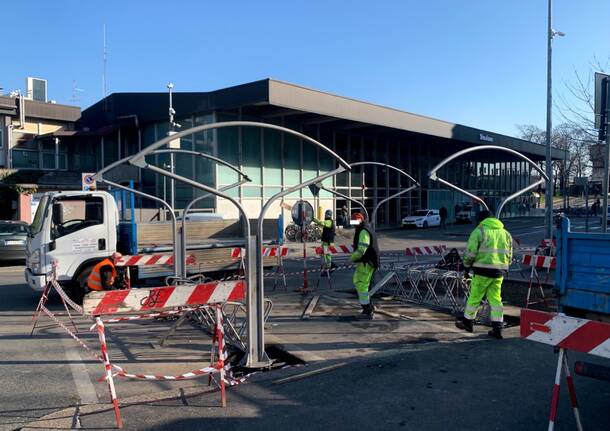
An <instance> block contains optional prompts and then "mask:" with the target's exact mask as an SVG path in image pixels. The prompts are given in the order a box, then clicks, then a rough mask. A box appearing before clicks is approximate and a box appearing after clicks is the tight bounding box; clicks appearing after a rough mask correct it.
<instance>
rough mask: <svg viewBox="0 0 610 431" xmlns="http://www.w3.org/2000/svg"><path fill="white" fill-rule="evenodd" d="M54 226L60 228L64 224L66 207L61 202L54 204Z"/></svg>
mask: <svg viewBox="0 0 610 431" xmlns="http://www.w3.org/2000/svg"><path fill="white" fill-rule="evenodd" d="M52 219H53V224H54V225H56V226H58V225H61V224H63V222H64V206H63V205H62V204H61V202H55V203H54V204H53V216H52Z"/></svg>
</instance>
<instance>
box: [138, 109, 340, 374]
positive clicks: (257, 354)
mask: <svg viewBox="0 0 610 431" xmlns="http://www.w3.org/2000/svg"><path fill="white" fill-rule="evenodd" d="M225 127H261V128H267V129H274V130H278V131H281V132H285V133H288V134H291V135H294V136H297V137H299V138H300V139H303V140H305V141H308V142H310V143H313V144H314V145H316V146H317V147H318V148H319V149H321V150H323V151H326V152H327V153H329V154H330V155H332V156H333V157H334V158H335V159H336V160H337V161H338V162H339V164H340V166H339V167H338V168H337V169H335V170H333V171H331V172H328V173H326V174H323V175H320V176H318V177H316V178H313V179H312V180H309V181H305V182H304V183H301V184H298V185H296V186H293V187H290V188H289V189H287V190H285V191H283V192H280V193H277V194H276V195H274V196H273V197H271V198H270V199H269V200H268V201H267V203H266V204H265V205H264V206H263V208H262V210H261V213H260V214H259V218H258V225H257V235H256V238H255V239H254V238H252V237H251V235H250V221H249V219H248V218H247V215H246V214H245V211H244V209H243V207H242V206H241V205H240V204H239V202H237V201H236V200H235V199H234V198H232V197H230V196H227V195H225V194H223V193H222V192H219V191H218V190H215V189H212V188H211V187H208V186H206V185H204V184H201V183H198V182H197V181H193V180H191V179H189V178H185V177H183V176H180V175H177V174H175V173H172V172H168V171H166V170H164V169H161V168H159V167H157V166H154V165H150V164H149V163H147V162H146V160H145V157H146V156H147V155H149V154H151V153H152V152H153V151H155V150H157V149H158V148H160V147H163V146H164V145H167V144H169V143H170V142H171V141H173V140H176V139H180V138H181V137H183V136H187V135H190V134H193V133H197V132H202V131H205V130H210V129H220V128H225ZM128 163H130V164H131V165H134V166H137V167H139V168H142V169H148V170H151V171H152V172H155V173H158V174H161V175H165V176H167V177H169V178H172V179H175V180H177V181H181V182H183V183H185V184H188V185H191V186H192V187H195V188H199V189H201V190H204V191H206V192H208V193H210V194H213V195H216V196H219V197H222V198H224V199H227V200H229V201H230V202H232V203H233V204H234V205H235V206H236V207H237V208H238V210H239V212H240V215H241V216H242V217H243V218H244V219H245V220H244V221H245V225H246V229H245V230H244V237H245V238H247V243H246V247H245V248H246V258H247V260H248V265H247V270H246V272H247V280H248V296H247V309H248V352H247V355H246V364H245V365H246V367H249V368H259V367H266V366H268V365H269V364H270V361H269V358H268V357H267V355H266V353H265V346H264V313H263V305H264V274H263V259H262V242H263V238H262V234H263V220H264V215H265V213H266V211H267V210H268V209H269V206H270V205H271V203H273V202H274V201H275V200H277V199H278V198H279V197H282V196H285V195H287V194H290V193H293V192H294V191H297V190H300V189H302V188H304V187H307V186H308V185H310V184H313V183H315V182H318V181H322V180H324V179H326V178H329V177H331V176H333V175H336V174H337V173H339V172H343V171H345V170H349V169H351V168H350V166H349V164H348V163H347V162H345V161H344V160H343V159H342V158H341V157H339V156H338V155H337V154H336V153H334V152H333V151H332V150H330V149H329V148H327V147H326V146H324V145H323V144H321V143H320V142H318V141H316V140H315V139H313V138H310V137H309V136H307V135H304V134H302V133H299V132H296V131H294V130H291V129H288V128H286V127H282V126H277V125H274V124H267V123H259V122H253V121H226V122H218V123H211V124H204V125H201V126H196V127H192V128H190V129H186V130H183V131H181V132H178V133H175V134H173V135H171V136H167V137H165V138H163V139H161V140H159V141H157V142H155V143H153V144H151V145H149V146H148V147H146V148H144V149H142V150H141V151H139V152H138V153H136V154H134V155H132V156H131V157H130V158H129V159H128ZM253 248H255V249H256V250H255V251H256V261H254V254H253V253H252V249H253Z"/></svg>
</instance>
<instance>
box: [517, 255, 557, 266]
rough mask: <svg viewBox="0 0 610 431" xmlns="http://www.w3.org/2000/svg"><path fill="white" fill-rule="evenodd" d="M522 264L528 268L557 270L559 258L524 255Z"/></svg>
mask: <svg viewBox="0 0 610 431" xmlns="http://www.w3.org/2000/svg"><path fill="white" fill-rule="evenodd" d="M521 263H522V264H523V265H526V266H533V267H535V268H546V269H555V267H556V266H557V258H556V257H555V256H538V255H535V254H524V255H523V256H522V257H521Z"/></svg>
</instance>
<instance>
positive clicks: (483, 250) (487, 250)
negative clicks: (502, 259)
mask: <svg viewBox="0 0 610 431" xmlns="http://www.w3.org/2000/svg"><path fill="white" fill-rule="evenodd" d="M479 253H497V254H509V253H510V250H504V249H501V248H480V249H479Z"/></svg>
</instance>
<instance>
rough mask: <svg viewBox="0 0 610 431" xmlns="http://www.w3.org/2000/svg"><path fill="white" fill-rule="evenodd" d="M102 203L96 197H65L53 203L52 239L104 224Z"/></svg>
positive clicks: (99, 198) (100, 199)
mask: <svg viewBox="0 0 610 431" xmlns="http://www.w3.org/2000/svg"><path fill="white" fill-rule="evenodd" d="M103 210H104V201H103V199H102V198H101V197H98V196H77V197H65V198H60V199H56V200H54V201H53V211H52V212H53V217H52V219H53V223H52V225H51V235H52V238H53V239H56V238H60V237H62V236H66V235H69V234H71V233H73V232H76V231H79V230H81V229H84V228H86V227H90V226H95V225H98V224H102V223H104V211H103Z"/></svg>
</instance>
